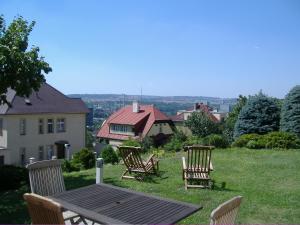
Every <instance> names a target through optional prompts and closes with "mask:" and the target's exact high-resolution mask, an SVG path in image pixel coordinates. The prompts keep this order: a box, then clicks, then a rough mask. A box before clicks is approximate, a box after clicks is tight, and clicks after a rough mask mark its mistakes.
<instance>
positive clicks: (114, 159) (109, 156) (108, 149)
mask: <svg viewBox="0 0 300 225" xmlns="http://www.w3.org/2000/svg"><path fill="white" fill-rule="evenodd" d="M101 157H102V158H103V160H104V163H111V164H116V163H119V158H118V155H117V153H116V152H115V150H114V149H113V147H112V146H111V145H107V146H105V147H104V148H103V149H102V152H101Z"/></svg>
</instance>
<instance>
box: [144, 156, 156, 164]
mask: <svg viewBox="0 0 300 225" xmlns="http://www.w3.org/2000/svg"><path fill="white" fill-rule="evenodd" d="M154 157H155V155H154V154H151V155H150V156H149V158H148V159H147V160H146V165H147V164H148V163H149V162H150V161H152V163H153V164H154V160H153V159H154Z"/></svg>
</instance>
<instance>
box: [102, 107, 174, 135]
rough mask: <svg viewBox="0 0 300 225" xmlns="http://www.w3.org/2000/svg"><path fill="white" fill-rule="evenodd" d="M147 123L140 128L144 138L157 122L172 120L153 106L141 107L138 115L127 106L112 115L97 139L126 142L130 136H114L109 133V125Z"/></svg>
mask: <svg viewBox="0 0 300 225" xmlns="http://www.w3.org/2000/svg"><path fill="white" fill-rule="evenodd" d="M143 121H145V125H144V126H142V127H141V128H140V133H141V134H142V137H145V136H146V135H147V133H148V132H149V130H150V129H151V127H152V125H153V124H154V123H155V122H157V121H170V119H169V118H168V117H167V116H166V115H165V114H163V113H162V112H161V111H159V110H158V109H156V108H155V107H154V106H153V105H140V110H139V112H138V113H135V112H133V111H132V105H128V106H125V107H123V108H121V109H119V110H118V111H117V112H115V113H114V114H112V115H111V116H110V117H109V118H108V119H107V120H106V121H105V122H104V123H103V125H102V127H101V128H100V130H99V132H98V134H97V137H100V138H109V139H116V140H126V139H128V138H129V137H132V136H128V135H123V134H112V133H110V132H109V124H123V125H132V126H135V125H138V124H139V123H140V122H143Z"/></svg>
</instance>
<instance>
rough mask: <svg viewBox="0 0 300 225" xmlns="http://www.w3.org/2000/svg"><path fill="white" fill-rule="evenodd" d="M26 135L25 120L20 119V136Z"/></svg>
mask: <svg viewBox="0 0 300 225" xmlns="http://www.w3.org/2000/svg"><path fill="white" fill-rule="evenodd" d="M25 134H26V119H20V135H25Z"/></svg>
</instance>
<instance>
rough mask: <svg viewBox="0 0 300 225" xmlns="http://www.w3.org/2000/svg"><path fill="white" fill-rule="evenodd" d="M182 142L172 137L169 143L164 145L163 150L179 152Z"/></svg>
mask: <svg viewBox="0 0 300 225" xmlns="http://www.w3.org/2000/svg"><path fill="white" fill-rule="evenodd" d="M182 146H183V142H181V141H180V140H178V139H176V138H175V137H172V139H171V140H170V142H168V143H167V144H165V145H164V149H165V150H167V151H176V152H178V151H180V150H181V149H182Z"/></svg>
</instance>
